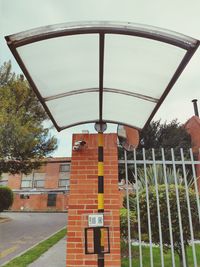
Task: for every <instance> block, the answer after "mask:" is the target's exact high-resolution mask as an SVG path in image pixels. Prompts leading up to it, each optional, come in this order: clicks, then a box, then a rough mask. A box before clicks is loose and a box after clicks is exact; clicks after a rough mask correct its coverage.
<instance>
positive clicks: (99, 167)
mask: <svg viewBox="0 0 200 267" xmlns="http://www.w3.org/2000/svg"><path fill="white" fill-rule="evenodd" d="M103 175H104V166H103V162H98V176H103Z"/></svg>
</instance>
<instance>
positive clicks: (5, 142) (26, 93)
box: [0, 62, 57, 173]
mask: <svg viewBox="0 0 200 267" xmlns="http://www.w3.org/2000/svg"><path fill="white" fill-rule="evenodd" d="M46 119H47V115H46V113H45V111H44V110H43V108H42V106H41V105H40V103H39V102H38V100H37V98H36V97H35V95H34V93H33V90H32V89H31V88H30V86H29V84H28V82H27V81H26V80H24V79H23V75H20V76H16V75H15V74H14V73H12V72H11V63H10V62H8V63H4V65H3V66H2V67H1V68H0V125H1V127H0V173H2V172H11V173H18V172H24V173H27V172H30V171H31V169H32V168H34V167H36V166H39V165H40V163H39V161H40V159H41V158H43V157H45V156H47V155H48V154H50V153H51V152H52V151H53V150H54V149H55V148H56V143H57V140H56V139H55V138H54V137H51V136H49V129H47V128H44V126H43V122H44V121H45V120H46Z"/></svg>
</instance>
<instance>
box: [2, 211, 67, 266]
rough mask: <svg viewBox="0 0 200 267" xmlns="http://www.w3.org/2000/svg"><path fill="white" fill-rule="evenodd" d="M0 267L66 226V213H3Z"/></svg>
mask: <svg viewBox="0 0 200 267" xmlns="http://www.w3.org/2000/svg"><path fill="white" fill-rule="evenodd" d="M2 216H5V217H9V218H10V219H11V220H10V221H7V222H2V223H0V266H1V265H2V264H3V263H5V262H6V261H8V260H10V259H12V258H14V257H15V256H16V255H18V254H19V253H22V252H23V251H24V250H26V249H28V248H30V247H32V246H33V245H35V244H37V243H38V242H40V241H41V240H43V239H45V238H47V237H48V236H50V235H51V234H53V233H55V232H57V231H58V230H59V229H61V228H63V227H65V226H66V222H67V214H65V213H1V217H2Z"/></svg>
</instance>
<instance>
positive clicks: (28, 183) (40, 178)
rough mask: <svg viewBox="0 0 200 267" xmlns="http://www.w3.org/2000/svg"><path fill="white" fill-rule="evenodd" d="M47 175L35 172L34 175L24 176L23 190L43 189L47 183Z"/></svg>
mask: <svg viewBox="0 0 200 267" xmlns="http://www.w3.org/2000/svg"><path fill="white" fill-rule="evenodd" d="M45 175H46V174H45V173H43V172H39V171H38V170H37V171H33V172H32V173H30V174H28V175H25V174H23V175H22V181H21V188H43V187H44V182H45Z"/></svg>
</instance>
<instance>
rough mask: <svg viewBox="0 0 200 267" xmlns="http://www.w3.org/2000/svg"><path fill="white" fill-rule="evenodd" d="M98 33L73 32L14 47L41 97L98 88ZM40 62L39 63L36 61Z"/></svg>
mask: <svg viewBox="0 0 200 267" xmlns="http://www.w3.org/2000/svg"><path fill="white" fill-rule="evenodd" d="M98 42H99V40H98V35H97V34H96V35H94V34H93V35H92V34H90V35H73V36H64V37H60V38H58V37H57V38H53V39H48V40H43V41H41V42H36V43H31V44H28V45H26V46H21V47H18V48H17V52H18V53H19V54H20V56H21V58H22V60H23V62H24V63H25V65H26V67H27V69H28V71H29V73H31V77H32V79H33V80H34V81H35V84H36V86H37V88H40V93H41V94H42V96H43V97H49V96H52V95H54V93H55V92H56V94H60V93H66V92H69V91H72V90H78V89H81V88H91V87H92V88H93V87H98V83H99V79H98V75H99V63H98V62H99V54H98V49H99V48H98ZM39 59H40V63H39V64H38V60H39Z"/></svg>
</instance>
